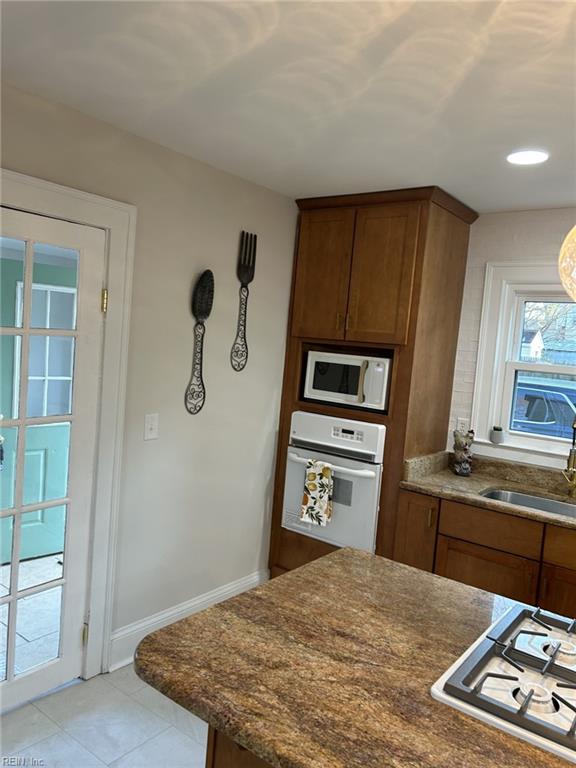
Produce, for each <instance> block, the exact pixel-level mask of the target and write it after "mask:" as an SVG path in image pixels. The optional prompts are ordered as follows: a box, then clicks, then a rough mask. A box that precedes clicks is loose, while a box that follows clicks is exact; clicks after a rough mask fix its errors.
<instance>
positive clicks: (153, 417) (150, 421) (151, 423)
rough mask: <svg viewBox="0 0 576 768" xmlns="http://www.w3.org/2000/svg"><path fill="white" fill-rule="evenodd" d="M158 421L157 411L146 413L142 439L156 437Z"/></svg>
mask: <svg viewBox="0 0 576 768" xmlns="http://www.w3.org/2000/svg"><path fill="white" fill-rule="evenodd" d="M158 421H159V417H158V414H157V413H147V414H146V415H145V416H144V440H157V439H158Z"/></svg>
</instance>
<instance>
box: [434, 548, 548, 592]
mask: <svg viewBox="0 0 576 768" xmlns="http://www.w3.org/2000/svg"><path fill="white" fill-rule="evenodd" d="M539 570H540V564H539V563H538V562H536V561H534V560H529V559H528V558H526V557H519V556H518V555H510V554H508V553H507V552H500V551H499V550H496V549H491V548H490V547H483V546H480V545H478V544H470V543H468V542H466V541H460V540H459V539H451V538H449V537H448V536H442V535H440V536H438V543H437V547H436V565H435V569H434V572H435V573H437V574H438V575H440V576H446V577H447V578H449V579H454V581H461V582H462V583H464V584H469V585H470V586H472V587H478V588H479V589H484V590H486V591H487V592H495V593H496V594H498V595H504V597H510V598H512V599H514V600H518V601H520V602H525V603H530V604H534V603H535V601H536V597H537V590H538V574H539Z"/></svg>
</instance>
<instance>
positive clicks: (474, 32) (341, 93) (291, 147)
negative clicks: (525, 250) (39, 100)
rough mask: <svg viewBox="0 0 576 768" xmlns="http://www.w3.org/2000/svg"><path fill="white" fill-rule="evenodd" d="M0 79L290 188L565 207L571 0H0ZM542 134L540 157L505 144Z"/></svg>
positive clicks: (574, 168)
mask: <svg viewBox="0 0 576 768" xmlns="http://www.w3.org/2000/svg"><path fill="white" fill-rule="evenodd" d="M2 15H3V29H2V38H3V40H2V44H3V75H4V77H5V79H6V80H7V81H8V82H11V83H12V84H14V85H16V86H18V87H20V88H22V89H24V90H27V91H30V92H32V93H36V94H39V95H42V96H45V97H46V98H48V99H51V100H53V101H57V102H60V103H62V104H66V105H69V106H71V107H74V108H76V109H78V110H81V111H82V112H85V113H87V114H90V115H94V116H96V117H98V118H101V119H103V120H106V121H107V122H109V123H112V124H113V125H116V126H119V127H121V128H124V129H126V130H128V131H131V132H133V133H135V134H138V135H140V136H143V137H145V138H148V139H151V140H152V141H156V142H159V143H160V144H163V145H165V146H167V147H172V148H173V149H176V150H179V151H181V152H184V153H186V154H188V155H191V156H192V157H195V158H198V159H200V160H203V161H205V162H207V163H210V164H212V165H214V166H217V167H219V168H223V169H225V170H227V171H230V172H232V173H235V174H238V175H240V176H243V177H245V178H247V179H251V180H253V181H255V182H258V183H259V184H263V185H265V186H267V187H270V188H272V189H275V190H278V191H279V192H283V193H285V194H287V195H290V196H292V197H302V196H312V195H323V194H339V193H345V192H361V191H362V192H363V191H367V190H380V189H394V188H398V187H409V186H419V185H428V184H437V185H439V186H441V187H443V188H444V189H446V190H447V191H449V192H451V193H452V194H454V195H456V196H457V197H459V198H460V199H462V200H463V201H464V202H465V203H467V204H469V205H471V206H472V207H474V208H476V209H477V210H480V211H494V210H514V209H515V210H518V209H524V208H549V207H557V206H566V205H574V204H576V145H575V136H576V5H575V4H574V2H555V1H554V0H540V1H539V2H514V1H511V0H502V1H501V2H466V1H465V0H458V1H457V2H455V3H444V2H427V1H425V0H424V1H422V0H421V1H420V2H411V0H400V2H387V1H384V2H361V1H359V0H355V2H335V3H333V2H275V1H274V0H268V1H266V2H258V3H251V2H249V3H243V2H233V3H230V2H206V3H198V2H61V3H58V2H39V3H36V2H4V3H2ZM524 146H528V147H530V146H538V147H545V148H546V149H548V150H549V152H550V160H549V162H548V163H546V164H545V165H543V166H538V167H532V168H526V167H513V166H510V165H508V164H507V163H506V162H505V159H504V158H505V156H506V154H507V153H508V152H509V151H511V150H512V149H514V148H517V147H524Z"/></svg>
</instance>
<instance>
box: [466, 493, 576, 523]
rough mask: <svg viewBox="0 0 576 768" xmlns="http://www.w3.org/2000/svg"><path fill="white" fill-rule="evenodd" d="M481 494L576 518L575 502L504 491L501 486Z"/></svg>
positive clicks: (509, 502)
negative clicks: (569, 502)
mask: <svg viewBox="0 0 576 768" xmlns="http://www.w3.org/2000/svg"><path fill="white" fill-rule="evenodd" d="M480 495H481V496H485V497H486V498H487V499H495V500H496V501H505V502H506V503H507V504H517V505H518V506H520V507H529V508H530V509H539V510H540V511H541V512H551V513H552V514H553V515H566V516H568V517H574V518H576V504H568V503H566V502H565V501H556V500H555V499H545V498H543V497H542V496H531V495H529V494H527V493H518V492H517V491H505V490H504V489H503V488H490V489H489V490H487V491H483V492H482V493H481V494H480Z"/></svg>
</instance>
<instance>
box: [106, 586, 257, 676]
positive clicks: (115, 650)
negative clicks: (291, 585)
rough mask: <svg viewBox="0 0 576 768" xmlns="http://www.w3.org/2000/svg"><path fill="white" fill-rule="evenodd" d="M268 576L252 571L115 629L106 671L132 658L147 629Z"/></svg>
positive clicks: (191, 612)
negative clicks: (235, 579)
mask: <svg viewBox="0 0 576 768" xmlns="http://www.w3.org/2000/svg"><path fill="white" fill-rule="evenodd" d="M268 578H269V573H268V571H255V572H254V573H251V574H249V575H248V576H244V577H243V578H241V579H238V580H237V581H231V582H230V583H228V584H224V585H223V586H221V587H217V589H213V590H212V591H211V592H205V593H204V594H203V595H198V597H193V598H192V600H187V601H186V602H185V603H180V604H179V605H174V606H173V607H172V608H167V609H166V610H165V611H160V613H155V614H153V615H152V616H148V617H147V618H145V619H141V620H140V621H135V622H134V623H133V624H127V625H126V626H124V627H120V628H119V629H116V630H115V631H114V632H113V633H112V638H111V640H110V656H109V658H110V668H109V671H110V672H113V671H114V670H115V669H119V668H120V667H124V666H125V665H126V664H130V663H131V662H132V659H133V658H134V651H135V650H136V647H137V645H138V643H139V642H140V640H142V639H143V638H144V637H146V635H149V634H150V632H154V631H155V630H156V629H161V628H162V627H165V626H166V625H167V624H172V622H174V621H178V620H179V619H184V618H185V617H186V616H190V615H191V614H193V613H198V611H203V610H204V609H205V608H210V607H211V606H213V605H216V603H221V602H222V600H227V599H228V598H229V597H234V596H235V595H239V594H240V593H241V592H246V590H248V589H252V587H257V586H258V585H259V584H262V583H263V582H265V581H268Z"/></svg>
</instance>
